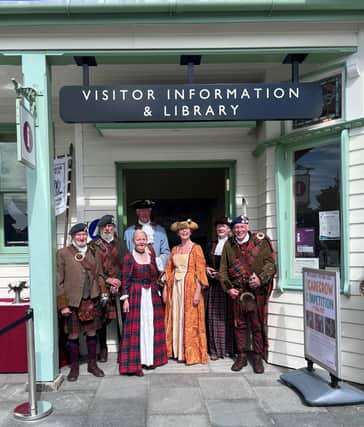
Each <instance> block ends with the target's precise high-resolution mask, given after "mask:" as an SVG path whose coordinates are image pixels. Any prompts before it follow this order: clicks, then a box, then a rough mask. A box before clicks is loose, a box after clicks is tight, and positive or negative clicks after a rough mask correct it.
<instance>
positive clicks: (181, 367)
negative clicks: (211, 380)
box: [155, 360, 210, 374]
mask: <svg viewBox="0 0 364 427" xmlns="http://www.w3.org/2000/svg"><path fill="white" fill-rule="evenodd" d="M155 371H156V372H158V373H159V374H168V373H190V374H191V373H207V372H210V368H209V365H208V364H206V365H200V364H196V365H188V366H187V365H186V364H185V363H178V362H176V361H175V360H169V361H168V363H167V364H165V365H163V366H159V367H158V368H157V369H156V370H155Z"/></svg>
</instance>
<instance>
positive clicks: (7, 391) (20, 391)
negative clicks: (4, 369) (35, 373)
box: [0, 383, 28, 403]
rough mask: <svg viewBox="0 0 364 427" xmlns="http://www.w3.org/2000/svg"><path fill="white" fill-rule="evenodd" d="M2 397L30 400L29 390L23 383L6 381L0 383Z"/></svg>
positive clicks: (13, 399)
mask: <svg viewBox="0 0 364 427" xmlns="http://www.w3.org/2000/svg"><path fill="white" fill-rule="evenodd" d="M0 396H1V397H0V398H1V399H2V400H7V401H14V402H19V403H22V402H25V401H27V400H28V392H27V391H26V389H25V384H23V383H20V384H19V383H5V384H1V385H0Z"/></svg>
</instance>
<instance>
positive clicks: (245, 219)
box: [231, 197, 249, 228]
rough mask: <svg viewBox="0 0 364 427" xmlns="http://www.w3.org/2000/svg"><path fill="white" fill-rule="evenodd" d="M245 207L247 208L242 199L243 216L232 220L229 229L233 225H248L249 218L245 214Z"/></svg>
mask: <svg viewBox="0 0 364 427" xmlns="http://www.w3.org/2000/svg"><path fill="white" fill-rule="evenodd" d="M246 206H247V202H246V200H245V197H243V198H242V211H243V214H242V215H239V216H237V217H236V218H234V219H233V220H232V222H231V228H233V227H234V225H235V224H249V218H248V215H247V213H246Z"/></svg>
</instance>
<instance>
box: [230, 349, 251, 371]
mask: <svg viewBox="0 0 364 427" xmlns="http://www.w3.org/2000/svg"><path fill="white" fill-rule="evenodd" d="M247 364H248V359H247V357H246V354H245V353H241V354H238V357H237V358H236V360H235V362H234V363H233V365H232V367H231V370H232V371H235V372H237V371H241V370H242V369H243V368H244V366H246V365H247Z"/></svg>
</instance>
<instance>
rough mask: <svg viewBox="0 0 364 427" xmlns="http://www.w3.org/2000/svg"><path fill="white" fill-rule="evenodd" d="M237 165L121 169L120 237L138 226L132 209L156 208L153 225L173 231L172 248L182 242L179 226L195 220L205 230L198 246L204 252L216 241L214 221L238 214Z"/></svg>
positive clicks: (176, 164) (181, 164)
mask: <svg viewBox="0 0 364 427" xmlns="http://www.w3.org/2000/svg"><path fill="white" fill-rule="evenodd" d="M235 163H236V162H235V160H234V161H233V160H231V161H213V162H212V161H202V162H201V161H199V162H160V163H118V164H117V188H118V224H119V233H121V234H119V235H122V233H123V230H124V228H125V227H127V226H129V225H131V224H134V223H135V222H136V216H135V211H134V209H133V208H130V206H129V205H130V203H131V202H132V201H133V200H137V199H151V200H153V201H155V202H156V206H155V208H154V209H153V219H154V220H155V221H156V222H157V223H158V224H160V225H162V226H163V227H164V228H165V230H166V231H167V235H168V240H169V244H170V247H173V246H174V245H176V244H177V243H178V242H179V239H178V237H177V236H176V234H175V233H173V232H171V231H170V226H171V224H172V223H173V222H174V221H179V220H186V219H188V218H191V219H192V220H193V221H195V222H197V223H198V224H199V229H198V230H197V231H195V232H194V234H193V241H194V242H196V243H198V244H200V245H201V246H202V248H203V249H205V247H206V243H207V241H208V240H210V239H211V238H213V237H214V221H215V220H216V218H218V217H221V216H224V215H226V216H231V215H232V213H233V212H234V211H235V206H234V202H235V191H234V190H235Z"/></svg>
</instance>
